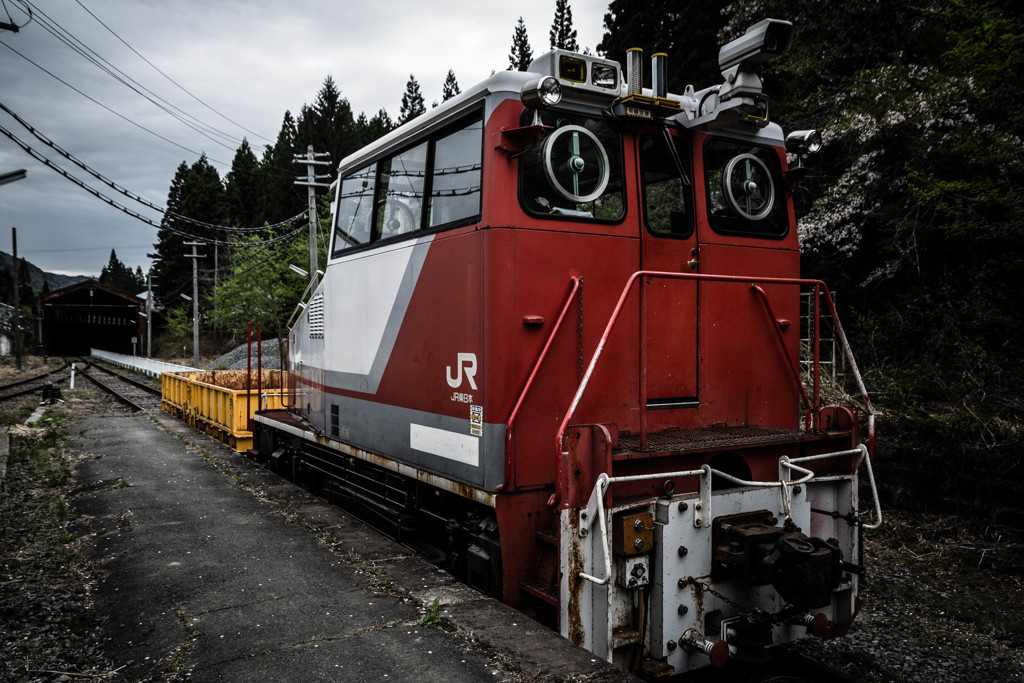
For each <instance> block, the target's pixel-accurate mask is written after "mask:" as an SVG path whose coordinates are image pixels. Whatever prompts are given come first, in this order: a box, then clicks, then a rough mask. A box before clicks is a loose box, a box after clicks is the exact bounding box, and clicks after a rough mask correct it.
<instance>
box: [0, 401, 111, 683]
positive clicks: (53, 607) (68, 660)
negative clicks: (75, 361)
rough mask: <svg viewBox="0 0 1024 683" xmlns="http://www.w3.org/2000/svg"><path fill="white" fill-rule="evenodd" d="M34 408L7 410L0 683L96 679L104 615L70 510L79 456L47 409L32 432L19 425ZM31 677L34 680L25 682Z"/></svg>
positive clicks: (55, 411) (58, 417)
mask: <svg viewBox="0 0 1024 683" xmlns="http://www.w3.org/2000/svg"><path fill="white" fill-rule="evenodd" d="M34 407H35V406H34V405H33V404H32V403H31V402H25V403H24V404H19V405H17V406H13V407H7V406H5V407H4V409H3V411H2V412H0V423H3V424H6V425H7V426H8V435H9V437H10V452H9V455H8V459H7V479H6V481H5V488H6V494H5V495H4V496H2V497H0V572H2V573H3V576H4V585H5V587H4V590H3V591H0V613H3V614H5V615H7V616H8V618H9V620H8V621H7V623H6V625H5V629H4V630H5V631H6V633H5V638H4V641H5V645H4V656H3V657H0V680H22V679H24V680H29V679H31V680H41V679H37V678H34V677H32V676H31V674H33V673H41V672H55V671H56V672H68V673H69V675H70V676H85V677H93V676H95V675H96V674H97V672H98V671H100V667H102V666H103V658H102V655H100V654H99V651H100V648H99V646H98V633H99V628H100V626H101V623H102V617H101V615H100V614H99V613H98V612H97V611H96V610H95V609H94V608H93V606H92V599H91V596H90V595H89V586H90V585H91V583H90V579H89V566H88V562H87V560H86V558H85V557H84V556H83V555H82V553H81V551H80V544H79V536H80V531H79V530H78V529H77V527H76V519H75V515H74V513H73V512H72V510H71V508H70V507H69V505H68V500H69V497H70V496H71V495H72V490H73V486H74V481H73V479H74V455H73V454H71V453H70V452H69V451H68V450H67V449H66V446H65V440H66V436H67V434H66V432H65V430H64V429H63V427H62V426H61V425H62V424H63V423H64V421H65V420H66V419H67V416H66V415H65V414H64V411H63V410H62V409H61V408H49V409H47V410H46V411H45V412H44V413H43V415H42V417H41V418H40V419H39V420H38V421H37V422H36V423H34V424H33V425H23V424H20V421H21V420H23V419H24V415H25V414H26V413H30V412H31V410H32V409H33V408H34ZM26 676H29V678H28V679H26V678H25V677H26Z"/></svg>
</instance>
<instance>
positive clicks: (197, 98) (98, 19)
mask: <svg viewBox="0 0 1024 683" xmlns="http://www.w3.org/2000/svg"><path fill="white" fill-rule="evenodd" d="M75 2H77V3H78V5H79V6H80V7H81V8H82V9H84V10H85V11H86V12H88V13H89V16H91V17H92V18H93V19H95V20H96V21H97V22H99V24H100V26H102V27H103V28H105V29H107V30H108V31H110V34H111V35H112V36H114V37H115V38H117V39H118V40H120V41H121V42H122V43H123V44H124V46H125V47H127V48H128V49H129V50H131V51H132V52H134V53H135V54H136V55H138V57H139V59H141V60H142V61H144V62H145V63H146V64H149V65H150V66H151V67H153V69H154V70H155V71H156V72H157V73H158V74H160V75H161V76H163V77H164V78H166V79H167V80H168V81H170V82H171V83H173V84H174V85H176V86H177V87H178V88H179V89H180V90H181V91H182V92H184V93H185V94H187V95H188V96H190V97H191V98H192V99H194V100H195V101H196V102H198V103H199V104H201V105H203V106H204V107H206V108H207V109H209V110H210V111H212V112H213V113H214V114H216V115H217V116H219V117H221V118H222V119H224V120H225V121H227V122H228V123H231V124H233V125H235V126H238V127H239V128H241V129H242V130H244V131H245V132H247V133H252V134H253V135H255V136H256V137H258V138H262V139H263V140H266V141H267V142H270V143H273V140H271V139H270V138H268V137H265V136H263V135H260V134H259V133H257V132H256V131H253V130H249V129H248V128H246V127H245V126H243V125H242V124H240V123H238V122H236V121H234V120H232V119H230V118H228V117H227V116H225V115H224V114H222V113H221V112H219V111H217V110H216V109H214V108H213V107H211V106H210V105H209V104H207V103H206V102H204V101H203V100H201V99H200V98H199V97H197V96H196V95H195V94H193V93H192V92H191V91H189V90H188V89H187V88H185V87H184V86H183V85H181V84H180V83H178V82H177V81H176V80H174V79H173V78H171V77H170V76H168V75H167V74H166V73H164V72H163V71H161V70H160V69H159V68H158V67H157V66H156V65H155V64H153V63H152V62H151V61H149V60H148V59H146V58H145V57H144V56H143V55H142V54H141V53H140V52H139V51H138V50H136V49H135V48H134V47H132V46H131V45H129V44H128V42H127V41H126V40H125V39H124V38H122V37H121V36H119V35H118V34H117V33H115V32H114V30H113V29H112V28H110V27H109V26H107V25H106V24H105V23H103V21H102V20H101V19H100V18H99V17H97V16H96V15H95V14H94V13H93V12H92V10H90V9H89V8H88V7H86V6H85V5H83V4H82V0H75Z"/></svg>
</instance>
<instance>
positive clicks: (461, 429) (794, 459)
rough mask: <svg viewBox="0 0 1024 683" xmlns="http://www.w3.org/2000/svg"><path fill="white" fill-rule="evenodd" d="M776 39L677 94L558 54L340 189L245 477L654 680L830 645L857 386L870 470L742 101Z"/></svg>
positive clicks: (822, 310)
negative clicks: (272, 485)
mask: <svg viewBox="0 0 1024 683" xmlns="http://www.w3.org/2000/svg"><path fill="white" fill-rule="evenodd" d="M791 38H792V26H791V25H790V24H788V22H780V21H777V20H766V21H764V22H761V23H760V24H757V25H755V26H754V27H751V29H750V30H748V32H747V34H745V35H744V36H742V37H741V38H738V39H737V40H735V41H733V42H732V43H729V44H728V45H726V46H724V47H723V48H722V52H721V53H720V65H721V69H722V73H723V83H722V84H721V85H718V86H714V87H711V88H706V89H704V90H701V91H695V90H694V89H693V88H692V87H689V88H687V89H686V91H685V92H684V93H683V94H681V95H676V94H672V93H669V92H667V90H666V89H665V85H664V84H665V82H666V77H665V76H666V75H665V72H664V64H665V59H664V55H654V56H653V58H652V60H651V72H652V87H650V88H643V87H641V86H642V73H643V65H642V63H641V62H642V54H641V53H640V52H639V51H630V53H629V54H628V55H627V62H626V65H625V69H623V68H622V66H621V65H620V64H619V63H618V62H615V61H612V60H608V59H604V58H599V57H594V56H591V55H580V54H573V53H569V52H566V51H562V50H556V51H553V52H551V53H548V54H546V55H543V56H541V57H539V58H538V59H537V60H535V61H534V62H533V64H532V65H531V66H530V69H529V71H527V72H511V71H510V72H503V73H499V74H495V75H494V76H492V77H491V78H489V79H488V80H487V81H485V82H483V83H481V84H480V85H478V86H476V87H474V88H470V89H468V90H467V91H466V92H464V93H462V94H461V95H460V96H458V97H456V98H453V99H451V100H449V101H447V102H445V103H444V104H442V105H441V106H439V107H437V108H436V109H434V110H432V111H431V112H428V113H426V114H424V115H422V116H420V117H418V118H417V119H414V120H413V121H411V122H409V123H407V124H406V125H405V126H403V127H401V128H399V129H397V130H396V131H394V132H392V133H390V134H389V135H387V136H385V137H384V138H382V139H381V140H379V141H377V142H375V143H373V144H371V145H369V146H368V147H366V148H364V149H362V150H360V151H359V152H356V153H355V154H353V155H351V156H350V157H349V158H347V159H345V160H343V161H342V162H341V164H340V166H339V178H338V180H337V181H336V184H335V187H336V195H335V199H334V204H333V207H332V214H333V216H332V219H333V224H334V230H333V239H332V245H331V250H330V255H329V260H328V265H327V268H326V272H325V275H324V278H323V281H322V282H321V283H320V284H319V286H318V287H317V289H316V291H315V292H313V293H312V294H311V296H310V299H309V301H308V302H307V304H306V306H305V309H304V311H303V312H302V314H301V315H300V316H299V318H298V322H297V323H296V324H295V326H294V327H293V328H292V330H291V332H290V336H289V341H290V359H289V363H290V370H291V378H292V382H293V386H292V393H293V405H294V406H295V409H294V410H293V411H292V412H291V413H288V414H283V413H279V412H278V413H273V412H267V413H263V414H260V415H258V416H257V418H256V422H257V444H258V450H259V452H260V457H262V458H264V459H267V460H268V461H270V462H271V463H272V464H274V466H275V467H276V468H277V469H278V470H279V471H282V472H284V473H286V474H288V475H289V476H293V477H295V478H299V479H306V480H308V481H311V482H313V483H314V484H315V485H317V486H318V487H320V488H322V489H323V490H325V491H326V492H327V493H328V494H329V495H331V496H332V497H334V498H335V499H337V500H339V501H340V502H343V503H345V504H347V505H348V506H350V507H353V508H355V509H358V510H360V511H361V512H364V513H367V514H368V515H369V517H370V519H371V520H372V521H373V523H375V524H376V525H377V526H379V527H382V528H386V529H387V530H389V531H391V532H392V533H394V534H395V535H396V536H398V537H400V538H402V539H403V540H406V542H409V543H410V544H414V545H425V544H428V545H429V546H430V548H431V552H432V553H434V555H435V557H436V558H437V561H438V563H439V564H441V565H442V566H445V567H446V568H448V569H449V570H450V571H452V572H453V573H455V574H456V575H457V576H459V577H460V578H461V579H463V580H465V581H467V582H468V583H470V584H471V585H474V586H476V587H478V588H480V589H481V590H483V591H484V592H487V593H489V594H491V595H494V596H496V597H500V598H501V599H503V600H504V601H505V602H507V603H509V604H511V605H513V606H516V607H519V608H521V609H523V610H524V611H527V612H528V613H530V614H532V615H534V616H537V617H538V618H540V619H541V620H546V621H547V622H548V623H550V624H551V625H552V626H553V627H556V628H558V629H559V631H560V633H561V634H562V635H564V636H565V637H567V638H569V639H571V640H572V641H573V642H575V643H577V644H578V645H580V646H582V647H585V648H586V649H588V650H590V651H592V652H594V653H595V654H596V655H598V656H601V657H602V658H604V659H607V660H608V661H612V662H615V663H617V664H619V665H620V666H622V667H623V668H626V669H630V670H634V671H638V672H640V673H642V674H645V675H649V676H653V675H660V674H663V673H669V672H682V671H687V670H690V669H693V668H697V667H701V666H706V665H708V664H720V663H722V662H723V661H724V660H726V659H728V658H729V657H731V656H734V655H736V656H739V655H744V654H752V655H757V654H759V653H760V652H761V651H762V650H763V648H765V647H768V646H771V645H777V644H780V643H784V642H787V641H790V640H793V639H796V638H799V637H803V636H805V635H807V634H808V633H810V634H812V635H819V636H831V635H836V634H839V633H841V632H842V631H843V630H844V629H846V628H848V626H849V624H850V623H851V621H852V619H853V616H854V613H855V611H856V605H857V581H858V574H859V572H860V568H861V565H862V558H861V549H860V542H859V538H860V536H859V532H860V530H861V528H863V527H870V526H872V525H871V524H866V523H865V522H864V520H863V519H862V516H861V512H860V508H859V490H858V488H859V479H858V473H859V472H860V471H861V470H862V469H863V470H866V471H867V472H868V473H870V465H871V458H870V444H871V441H872V438H873V419H872V417H871V414H870V411H871V407H870V401H869V399H868V398H867V394H866V391H864V389H863V383H862V382H860V380H859V377H857V376H856V366H855V364H853V363H852V355H849V361H850V368H851V370H850V372H851V374H852V375H854V376H855V377H856V378H857V381H858V383H859V389H860V393H861V395H862V396H861V398H862V410H864V411H865V412H866V418H867V420H866V424H867V432H868V433H867V441H868V445H861V444H860V439H859V437H860V434H859V432H860V422H861V419H860V417H859V415H858V412H857V410H856V409H854V408H852V407H848V406H832V407H826V406H824V405H822V403H821V399H820V382H821V367H822V364H821V362H820V358H819V355H818V349H819V348H820V339H821V338H822V335H823V334H824V333H825V332H824V331H825V330H826V329H827V330H831V331H832V332H833V334H834V335H835V336H836V337H837V338H838V339H839V340H840V341H841V343H842V345H843V346H844V348H845V349H846V351H847V353H848V346H846V345H845V339H844V338H843V337H842V328H841V326H839V324H838V319H837V318H836V316H835V309H834V305H833V304H832V299H831V295H830V294H829V293H828V290H827V288H826V287H825V286H824V284H823V283H821V282H818V281H815V280H805V279H801V278H800V275H799V245H798V241H797V233H796V228H795V218H794V213H793V205H792V199H791V190H792V187H793V183H794V182H795V178H796V174H794V173H793V172H792V171H791V169H790V168H789V166H788V163H787V138H786V137H785V136H784V135H783V132H782V129H781V127H780V126H779V125H777V124H776V123H774V122H772V121H771V120H770V117H769V113H768V100H767V98H766V97H765V95H764V94H763V93H762V92H761V80H760V73H761V69H762V68H763V65H764V63H765V62H767V61H768V60H769V59H770V58H771V57H772V56H774V55H776V54H780V53H781V52H782V51H784V50H785V49H786V47H787V46H788V44H789V41H790V40H791ZM816 140H817V138H816V137H815V134H814V133H813V132H809V131H800V132H798V133H797V134H791V135H790V139H789V149H790V151H793V152H799V153H803V152H806V151H808V147H810V146H814V144H816ZM801 301H804V302H806V305H805V308H806V310H807V311H808V312H807V313H806V314H803V313H802V311H801ZM875 512H876V515H877V513H878V509H877V505H876V509H875ZM875 524H877V519H876V520H875Z"/></svg>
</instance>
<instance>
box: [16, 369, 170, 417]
mask: <svg viewBox="0 0 1024 683" xmlns="http://www.w3.org/2000/svg"><path fill="white" fill-rule="evenodd" d="M72 363H74V365H75V372H76V374H78V375H79V376H80V377H84V378H86V379H88V380H89V381H90V382H92V383H93V384H94V385H95V386H97V387H99V388H100V389H101V390H102V391H103V392H105V393H107V394H109V395H110V396H112V397H113V398H114V399H115V400H116V401H118V402H119V403H121V404H123V405H125V406H126V407H127V408H129V409H130V410H132V411H136V412H140V411H148V410H159V409H160V389H159V388H157V387H155V386H153V385H152V384H150V383H147V382H144V381H141V380H138V379H136V378H134V377H130V376H128V375H125V374H122V373H120V372H117V371H115V370H111V369H109V368H106V367H104V366H102V365H100V364H98V363H94V362H91V361H88V360H85V359H81V358H75V359H66V360H65V361H64V364H63V365H61V366H60V367H59V368H55V369H53V370H50V371H49V372H45V373H42V374H40V375H35V376H33V377H28V378H26V379H21V380H18V381H16V382H11V383H10V384H6V385H4V386H0V401H6V400H10V399H14V398H18V397H21V396H26V395H29V394H36V395H37V396H39V397H40V398H42V396H43V390H44V387H45V386H46V385H47V384H48V383H52V384H54V385H55V386H57V387H58V388H60V390H61V392H62V393H63V392H66V391H67V384H68V380H69V379H70V370H71V365H72Z"/></svg>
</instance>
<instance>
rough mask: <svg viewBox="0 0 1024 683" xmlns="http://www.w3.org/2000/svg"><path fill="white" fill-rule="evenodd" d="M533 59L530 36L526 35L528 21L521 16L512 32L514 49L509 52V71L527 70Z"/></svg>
mask: <svg viewBox="0 0 1024 683" xmlns="http://www.w3.org/2000/svg"><path fill="white" fill-rule="evenodd" d="M532 61H533V48H531V47H530V37H529V36H528V35H526V23H525V22H524V21H523V18H522V17H519V21H518V22H516V29H515V31H514V32H513V33H512V50H511V51H510V52H509V53H508V69H509V71H526V70H527V69H528V68H529V66H530V62H532Z"/></svg>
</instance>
